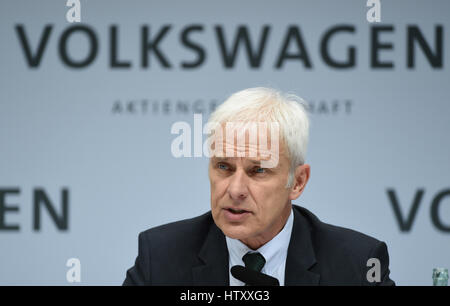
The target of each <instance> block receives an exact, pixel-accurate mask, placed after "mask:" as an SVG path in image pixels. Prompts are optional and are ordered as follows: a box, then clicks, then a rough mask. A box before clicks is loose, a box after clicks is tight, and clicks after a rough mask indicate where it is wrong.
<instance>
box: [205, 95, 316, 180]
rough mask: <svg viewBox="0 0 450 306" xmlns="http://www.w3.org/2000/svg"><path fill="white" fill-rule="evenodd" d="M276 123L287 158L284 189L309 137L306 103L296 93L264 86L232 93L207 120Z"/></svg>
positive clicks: (216, 121) (302, 159)
mask: <svg viewBox="0 0 450 306" xmlns="http://www.w3.org/2000/svg"><path fill="white" fill-rule="evenodd" d="M237 121H239V122H277V123H278V124H279V130H280V136H281V138H282V141H283V143H284V144H285V146H286V149H287V154H288V158H289V160H290V168H289V176H288V180H287V184H286V188H289V187H291V186H292V183H293V181H294V174H295V169H296V167H297V166H299V165H303V164H304V163H305V158H306V150H307V147H308V137H309V125H310V123H309V118H308V113H307V103H306V102H305V101H304V100H303V99H302V98H300V97H298V96H296V95H295V94H290V93H287V94H284V93H282V92H280V91H278V90H275V89H272V88H265V87H255V88H248V89H244V90H242V91H239V92H236V93H234V94H232V95H231V96H230V97H229V98H228V99H227V100H226V101H225V102H224V103H222V104H221V105H219V107H218V108H217V109H216V110H215V111H214V112H213V113H212V114H211V116H210V117H209V120H208V123H209V124H212V123H219V124H223V123H226V122H237Z"/></svg>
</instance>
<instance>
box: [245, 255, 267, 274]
mask: <svg viewBox="0 0 450 306" xmlns="http://www.w3.org/2000/svg"><path fill="white" fill-rule="evenodd" d="M242 260H243V261H244V263H245V267H246V268H248V269H251V270H254V271H257V272H260V271H261V269H262V268H263V267H264V265H265V263H266V259H265V258H264V256H262V255H261V253H259V252H248V253H247V254H245V255H244V256H243V257H242Z"/></svg>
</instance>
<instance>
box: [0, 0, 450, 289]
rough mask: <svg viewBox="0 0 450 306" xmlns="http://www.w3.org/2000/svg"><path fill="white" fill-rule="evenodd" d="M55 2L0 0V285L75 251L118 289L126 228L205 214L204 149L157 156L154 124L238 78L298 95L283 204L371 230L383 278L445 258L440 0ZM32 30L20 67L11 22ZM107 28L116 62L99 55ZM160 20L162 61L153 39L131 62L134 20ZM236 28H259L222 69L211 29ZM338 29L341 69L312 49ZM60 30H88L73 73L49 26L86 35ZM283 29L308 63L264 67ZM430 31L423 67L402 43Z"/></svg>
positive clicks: (445, 73) (71, 42)
mask: <svg viewBox="0 0 450 306" xmlns="http://www.w3.org/2000/svg"><path fill="white" fill-rule="evenodd" d="M65 2H66V1H56V0H54V1H17V0H14V1H12V0H11V1H5V0H2V1H1V2H0V67H1V68H0V89H1V90H0V195H1V196H0V220H1V222H0V250H1V252H0V284H58V285H59V284H61V285H64V284H69V283H68V282H67V281H66V271H67V270H68V269H69V268H68V267H66V261H67V260H68V259H69V258H78V259H79V260H80V262H81V284H84V285H91V284H103V285H117V284H121V282H122V281H123V279H124V277H125V272H126V269H128V268H129V267H130V266H132V265H133V263H134V259H135V256H136V255H137V235H138V233H139V232H140V231H143V230H145V229H147V228H150V227H153V226H156V225H160V224H164V223H167V222H171V221H175V220H179V219H184V218H189V217H193V216H197V215H199V214H202V213H204V212H206V211H207V210H209V181H208V177H207V162H208V160H207V159H206V158H205V157H203V158H194V157H192V158H178V159H177V158H174V157H172V155H171V152H170V145H171V142H172V140H173V139H174V138H175V137H176V135H172V134H171V133H170V127H171V125H172V124H173V123H174V122H176V121H186V122H189V123H192V122H193V113H194V112H203V114H204V117H203V118H204V122H205V121H206V119H207V116H208V115H209V114H210V108H212V107H214V104H217V103H220V102H221V101H223V100H224V99H225V98H226V97H227V96H228V95H230V94H231V93H233V92H235V91H238V90H241V89H244V88H248V87H254V86H270V87H276V88H278V89H281V90H283V91H293V92H295V93H297V94H298V95H300V96H302V97H303V98H304V99H306V100H307V101H308V102H309V103H310V105H311V133H310V146H309V148H308V155H307V162H308V163H309V164H310V165H311V170H312V173H311V179H310V182H309V184H308V186H307V189H306V191H305V192H304V194H303V195H302V196H301V197H300V198H299V199H298V200H297V201H295V203H296V204H299V205H302V206H304V207H306V208H308V209H310V210H311V211H313V212H314V213H315V214H316V215H318V216H319V218H321V220H323V221H325V222H328V223H332V224H336V225H340V226H344V227H349V228H352V229H355V230H358V231H361V232H364V233H366V234H369V235H372V236H374V237H376V238H378V239H380V240H383V241H385V242H386V243H387V245H388V249H389V253H390V259H391V265H390V267H391V276H392V278H393V279H394V280H395V281H396V282H397V283H398V284H399V285H429V284H431V283H432V280H431V273H432V269H433V268H434V267H440V266H443V267H447V268H450V243H449V242H450V233H449V231H450V196H448V195H449V193H450V191H449V190H450V184H449V183H450V180H449V179H450V177H449V173H450V164H449V156H450V142H449V137H448V132H449V128H450V118H449V114H450V103H449V102H450V101H449V99H450V89H449V85H450V84H449V76H450V75H449V68H448V65H449V54H450V52H449V51H448V50H449V49H450V48H449V47H450V45H449V41H450V39H449V35H448V32H449V31H450V21H449V12H450V2H449V1H445V0H442V1H438V0H435V1H432V2H431V1H400V0H397V1H387V0H385V1H383V2H382V6H381V21H382V22H381V23H377V24H376V23H369V22H368V21H367V20H366V12H367V10H368V8H367V7H366V1H361V0H358V1H356V0H353V1H351V0H349V1H317V0H314V1H312V0H311V1H256V0H255V1H235V0H228V1H207V0H204V1H197V0H195V1H194V0H189V1H168V0H165V1H100V0H97V1H94V0H90V1H88V0H82V1H81V23H78V24H75V23H74V24H71V23H69V22H67V20H66V17H65V15H66V12H67V10H68V8H67V7H66V6H65ZM46 25H50V26H51V27H52V28H51V32H50V34H49V36H48V40H47V42H46V46H45V48H44V49H43V53H42V57H41V60H40V62H39V65H38V66H36V67H30V63H29V62H28V60H27V58H26V51H25V49H26V48H25V47H24V45H23V44H22V42H21V40H20V38H19V37H20V34H19V30H16V26H19V27H21V28H22V29H23V32H24V33H25V36H26V38H27V43H28V44H29V46H30V51H31V53H32V54H33V55H35V54H36V52H37V49H38V46H39V42H40V41H41V39H42V37H43V36H42V35H43V33H44V29H45V26H46ZM114 25H115V26H116V29H117V31H118V32H117V33H116V34H117V36H118V44H117V50H118V58H119V60H120V61H128V62H129V63H130V67H128V68H117V67H112V66H111V64H110V53H111V46H110V43H111V36H110V34H111V33H110V31H111V30H110V29H111V28H112V27H113V26H114ZM165 25H170V26H171V28H170V30H169V32H167V33H166V34H165V35H164V36H163V38H162V39H161V41H160V43H159V44H158V49H159V50H160V52H161V53H163V56H164V57H165V58H166V59H167V61H169V62H170V65H171V68H170V69H167V68H164V67H163V65H162V63H161V60H159V59H158V57H157V55H156V54H155V52H154V51H150V52H149V53H148V54H149V64H148V66H147V67H143V65H142V62H141V57H142V50H141V35H142V32H141V31H142V28H143V27H145V26H147V27H148V29H150V38H151V39H154V38H155V37H156V35H157V34H158V33H159V32H160V31H161V29H162V28H163V27H164V26H165ZM194 25H197V26H200V27H201V30H193V31H192V32H190V33H189V35H188V38H189V41H191V43H192V44H195V45H196V46H197V48H201V49H202V50H203V52H204V54H205V58H204V61H203V62H201V63H200V64H198V65H197V67H194V68H184V67H183V66H182V64H183V63H184V62H187V63H194V62H196V61H197V59H198V55H199V53H198V52H199V51H198V49H197V50H196V49H193V48H190V47H187V46H186V44H185V43H183V41H182V39H181V37H182V33H183V30H185V29H186V27H189V26H194ZM241 25H242V26H245V29H247V30H248V32H249V33H250V34H251V36H250V38H251V42H252V47H254V48H255V49H256V47H257V43H258V41H259V40H260V37H261V33H262V31H263V28H264V26H265V25H267V26H268V27H270V31H269V34H268V36H267V41H266V47H265V48H264V53H263V57H262V59H261V62H260V63H259V64H260V65H259V67H251V66H250V64H249V60H248V58H247V54H246V51H245V48H244V41H241V44H242V45H241V46H240V47H239V49H238V50H237V58H236V61H235V63H234V65H233V67H230V68H227V67H225V65H224V62H223V55H222V53H221V49H220V47H219V41H218V34H217V31H216V28H215V27H216V26H220V27H221V29H222V30H223V33H224V35H225V38H226V45H227V50H228V52H230V50H231V46H232V43H233V41H234V39H235V37H237V31H238V28H239V26H241ZM342 25H346V26H349V27H351V28H353V29H354V30H353V32H339V33H337V34H336V35H334V36H333V38H331V40H330V41H329V53H330V56H331V57H333V58H334V59H335V60H337V61H345V60H346V59H347V57H348V54H347V52H348V49H349V48H350V47H354V48H355V57H356V60H355V64H354V65H353V67H350V68H346V69H342V68H341V69H340V68H333V67H330V65H328V64H327V63H326V61H325V60H324V59H323V57H322V56H321V51H320V44H321V40H322V39H323V37H324V35H325V33H326V32H327V31H329V30H330V29H332V28H333V27H336V26H342ZM74 26H83V27H88V29H90V30H91V31H92V33H94V35H95V39H96V41H97V42H98V50H97V53H96V55H95V59H94V60H93V61H92V62H91V63H89V64H87V65H85V66H84V67H80V68H73V67H69V66H67V65H66V64H65V63H64V61H63V60H62V58H61V50H60V49H59V44H60V42H61V40H63V33H66V34H67V35H69V38H68V40H67V41H66V42H65V46H66V51H67V52H66V53H67V56H68V57H69V58H70V59H71V60H72V61H74V62H76V61H83V59H85V58H86V56H87V54H88V53H89V52H90V48H91V44H90V43H89V42H90V40H89V36H88V35H87V34H86V33H87V32H86V30H75V31H74V32H68V31H70V29H71V28H72V27H74ZM291 26H292V27H294V28H295V27H296V28H297V29H300V31H299V32H297V33H300V39H301V42H302V43H303V44H302V45H303V47H304V50H303V52H302V53H301V52H300V51H299V50H300V47H299V41H298V40H296V39H295V37H294V36H292V37H291V41H290V44H289V47H288V50H287V51H286V52H287V53H288V54H297V55H298V54H300V53H301V54H303V56H305V52H306V53H307V56H308V58H309V62H310V64H311V65H310V66H311V67H306V66H305V58H303V60H302V59H299V58H292V59H285V60H284V62H283V65H282V67H280V68H277V67H275V64H276V62H277V59H278V57H279V54H280V52H281V49H282V47H283V44H284V41H285V39H286V37H287V33H288V29H289V28H290V27H291ZM438 26H441V27H442V39H441V43H442V54H441V56H439V57H440V58H441V59H442V62H440V63H439V62H438V63H436V62H435V63H434V66H433V65H432V63H431V61H430V60H429V59H427V57H426V55H425V52H424V51H423V49H424V48H421V47H420V44H419V43H417V41H418V40H417V39H415V40H414V44H415V45H414V50H415V57H414V67H413V68H409V67H408V65H407V61H408V31H411V32H413V31H412V30H411V29H413V28H415V29H419V31H420V33H421V34H422V35H423V38H424V40H425V42H426V43H427V44H428V45H429V48H430V52H431V53H433V54H435V55H436V54H437V51H436V50H437V48H436V46H435V40H436V39H437V38H436V36H437V34H436V31H437V27H438ZM374 27H392V28H391V29H390V30H389V29H388V30H384V31H383V32H380V33H379V35H378V36H379V37H378V40H379V41H380V43H383V44H391V47H392V48H390V49H379V50H378V51H376V50H375V51H376V53H377V54H379V60H380V61H382V62H391V63H392V64H393V67H391V68H377V67H374V65H372V64H371V56H370V54H371V52H373V51H374V49H376V48H377V47H376V46H374V44H373V43H372V42H373V40H372V39H371V37H372V36H373V31H374V30H373V28H374ZM408 27H413V28H409V30H408ZM83 29H86V28H83ZM294 34H295V33H294ZM294 34H293V35H294ZM410 34H411V33H410ZM415 37H417V36H415ZM297 38H298V37H297ZM63 45H64V44H63ZM184 108H187V111H186V110H185V111H183V109H184ZM63 190H66V193H67V198H66V201H65V203H66V205H67V207H68V214H67V217H68V219H67V220H66V221H67V222H66V229H64V224H63V225H62V226H61V224H60V227H58V224H57V223H56V222H55V221H54V219H53V218H52V217H51V214H50V213H49V212H48V211H49V210H48V209H47V208H46V206H45V205H44V204H43V203H45V201H42V198H43V195H45V196H46V197H47V198H48V201H47V202H50V205H48V206H50V207H53V209H54V210H55V214H56V216H57V217H60V216H62V215H63V213H62V207H63V203H64V200H63V198H62V195H63ZM389 190H391V191H392V193H393V194H394V195H395V199H397V202H396V201H394V200H393V197H391V198H390V197H389V195H388V191H389ZM421 191H422V194H421V195H422V196H421V197H417V201H416V206H417V211H416V213H415V214H413V215H412V217H411V224H410V227H409V229H406V230H403V231H402V230H401V228H400V225H399V221H398V220H397V218H396V214H395V213H394V207H395V205H394V204H393V203H397V206H398V207H399V209H400V211H401V214H402V218H403V219H404V220H406V219H407V216H408V213H409V212H410V211H411V208H412V207H413V202H414V201H413V200H414V198H415V197H416V194H418V192H419V195H420V192H421ZM433 200H434V206H433V205H432V203H433ZM47 204H48V203H47ZM433 207H434V212H435V219H433V218H432V215H433V214H432V212H433ZM35 208H38V210H37V211H35ZM14 209H15V210H14ZM37 212H40V214H41V215H40V220H41V224H40V229H39V230H37V229H35V225H36V224H35V223H34V220H35V219H36V218H38V217H39V216H38V215H37ZM436 218H437V219H436ZM433 220H434V222H433ZM63 221H64V220H63ZM62 223H64V222H62ZM406 227H407V226H406Z"/></svg>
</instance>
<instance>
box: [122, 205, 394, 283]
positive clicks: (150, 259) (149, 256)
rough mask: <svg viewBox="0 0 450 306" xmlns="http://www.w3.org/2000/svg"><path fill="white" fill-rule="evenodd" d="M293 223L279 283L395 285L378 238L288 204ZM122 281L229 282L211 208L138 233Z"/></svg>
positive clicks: (222, 238)
mask: <svg viewBox="0 0 450 306" xmlns="http://www.w3.org/2000/svg"><path fill="white" fill-rule="evenodd" d="M293 212H294V225H293V228H292V235H291V240H290V243H289V248H288V254H287V259H286V271H285V285H286V286H289V285H375V284H378V285H380V284H381V285H395V283H394V282H393V281H392V280H391V279H390V278H389V256H388V252H387V247H386V244H385V243H384V242H381V241H379V240H376V239H374V238H372V237H369V236H366V235H364V234H362V233H358V232H356V231H353V230H350V229H345V228H342V227H337V226H333V225H330V224H326V223H323V222H321V221H320V220H319V219H318V218H317V217H316V216H315V215H313V214H312V213H311V212H310V211H308V210H307V209H305V208H302V207H299V206H296V205H293ZM369 258H378V259H379V260H380V263H381V265H380V266H381V269H380V271H381V281H380V282H379V283H369V282H368V281H367V277H366V275H367V272H368V271H369V269H371V268H372V266H369V267H367V260H368V259H369ZM123 284H124V285H206V286H208V285H213V286H214V285H225V286H228V285H229V262H228V250H227V245H226V241H225V235H224V234H223V233H222V231H221V230H220V229H219V228H218V227H217V226H216V224H215V223H214V220H213V218H212V216H211V212H208V213H205V214H203V215H201V216H199V217H196V218H192V219H187V220H182V221H178V222H174V223H170V224H166V225H162V226H158V227H155V228H152V229H149V230H147V231H145V232H142V233H140V234H139V253H138V256H137V258H136V262H135V265H134V267H132V268H131V269H129V270H128V271H127V275H126V279H125V281H124V283H123Z"/></svg>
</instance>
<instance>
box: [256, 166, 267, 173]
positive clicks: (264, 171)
mask: <svg viewBox="0 0 450 306" xmlns="http://www.w3.org/2000/svg"><path fill="white" fill-rule="evenodd" d="M253 171H254V172H255V173H257V174H260V173H266V172H267V169H266V168H262V167H255V168H254V170H253Z"/></svg>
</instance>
